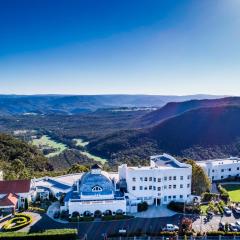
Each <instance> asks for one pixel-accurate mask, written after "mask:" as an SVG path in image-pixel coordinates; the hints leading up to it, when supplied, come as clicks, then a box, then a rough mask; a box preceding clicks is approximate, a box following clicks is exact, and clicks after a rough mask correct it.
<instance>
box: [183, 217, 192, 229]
mask: <svg viewBox="0 0 240 240" xmlns="http://www.w3.org/2000/svg"><path fill="white" fill-rule="evenodd" d="M181 227H182V231H183V232H189V231H191V230H192V219H190V218H183V220H182V226H181Z"/></svg>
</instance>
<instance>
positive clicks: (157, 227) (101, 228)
mask: <svg viewBox="0 0 240 240" xmlns="http://www.w3.org/2000/svg"><path fill="white" fill-rule="evenodd" d="M187 217H189V218H191V219H192V220H193V228H194V229H195V230H196V231H200V229H201V226H200V225H201V218H200V217H199V216H196V215H188V216H187ZM182 218H183V215H181V214H177V215H174V216H172V217H162V218H151V219H150V218H134V219H128V220H120V221H106V222H102V221H94V222H80V223H65V224H64V223H60V222H56V221H54V220H53V219H51V218H49V217H48V216H47V215H46V214H44V215H42V218H41V219H40V220H39V221H38V222H36V223H35V224H33V225H32V226H31V228H30V231H33V232H34V231H41V230H45V229H56V228H78V230H79V236H80V237H83V236H84V235H85V234H86V235H87V236H88V238H87V239H88V240H96V239H98V240H101V239H103V237H102V234H104V233H107V234H114V233H118V231H119V229H122V228H123V229H126V230H127V232H128V233H136V232H143V233H146V232H160V231H161V228H162V227H163V226H165V225H166V224H167V223H172V224H176V225H179V224H180V222H181V219H182ZM237 220H238V216H231V217H227V216H224V217H222V218H221V216H214V217H213V218H212V219H211V220H210V221H209V222H206V223H205V222H204V217H202V231H203V232H206V231H208V230H211V231H212V230H217V229H218V225H219V222H220V221H222V222H225V223H235V222H236V221H237Z"/></svg>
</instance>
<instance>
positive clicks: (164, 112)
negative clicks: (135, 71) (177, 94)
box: [138, 97, 240, 127]
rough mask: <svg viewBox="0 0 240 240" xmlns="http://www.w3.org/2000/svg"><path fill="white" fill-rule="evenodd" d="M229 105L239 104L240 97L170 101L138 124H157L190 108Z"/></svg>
mask: <svg viewBox="0 0 240 240" xmlns="http://www.w3.org/2000/svg"><path fill="white" fill-rule="evenodd" d="M229 105H234V106H239V105H240V97H226V98H220V99H203V100H190V101H184V102H169V103H167V104H166V105H165V106H163V107H162V108H160V109H158V110H156V111H152V112H150V113H148V114H146V115H144V116H143V117H142V118H141V119H139V120H138V124H139V126H141V127H146V126H149V125H156V124H158V123H161V122H162V121H164V120H166V119H167V118H171V117H175V116H177V115H180V114H182V113H184V112H187V111H189V110H193V109H198V108H205V107H218V106H229Z"/></svg>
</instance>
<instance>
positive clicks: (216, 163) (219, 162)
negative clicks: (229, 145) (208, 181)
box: [197, 157, 240, 166]
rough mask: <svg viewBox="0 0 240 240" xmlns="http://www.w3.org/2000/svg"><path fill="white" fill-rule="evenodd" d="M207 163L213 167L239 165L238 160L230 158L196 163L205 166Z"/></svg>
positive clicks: (239, 159) (239, 161)
mask: <svg viewBox="0 0 240 240" xmlns="http://www.w3.org/2000/svg"><path fill="white" fill-rule="evenodd" d="M207 163H211V165H213V166H219V165H225V164H234V163H235V164H240V158H237V157H230V158H224V159H209V160H204V161H197V164H200V165H205V164H207Z"/></svg>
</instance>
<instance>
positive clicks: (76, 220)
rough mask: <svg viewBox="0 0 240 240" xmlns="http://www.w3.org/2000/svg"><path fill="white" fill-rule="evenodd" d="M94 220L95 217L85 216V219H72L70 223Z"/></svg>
mask: <svg viewBox="0 0 240 240" xmlns="http://www.w3.org/2000/svg"><path fill="white" fill-rule="evenodd" d="M93 220H94V217H90V216H84V217H71V218H70V222H78V221H79V222H91V221H93Z"/></svg>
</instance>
